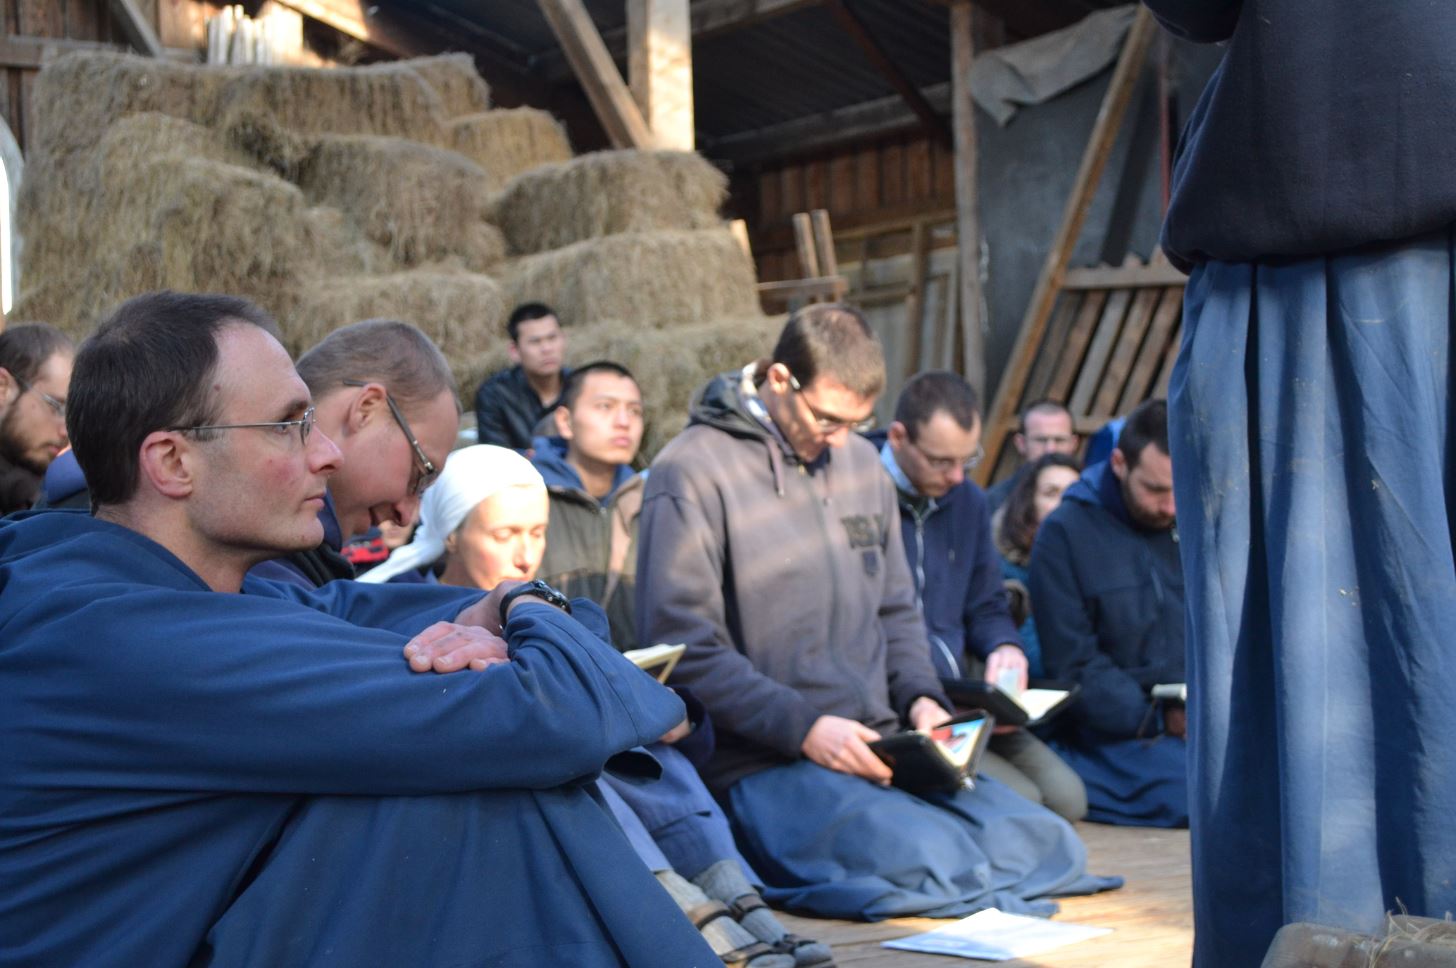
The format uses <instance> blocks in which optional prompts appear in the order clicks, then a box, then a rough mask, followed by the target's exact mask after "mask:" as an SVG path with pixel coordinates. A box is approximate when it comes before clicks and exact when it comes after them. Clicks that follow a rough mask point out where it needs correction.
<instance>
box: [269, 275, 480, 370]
mask: <svg viewBox="0 0 1456 968" xmlns="http://www.w3.org/2000/svg"><path fill="white" fill-rule="evenodd" d="M298 300H299V305H298V308H297V309H296V310H294V311H293V312H292V313H291V314H290V315H288V316H287V317H286V318H283V319H281V320H280V322H281V323H282V327H283V334H284V337H285V343H286V344H287V345H288V347H289V349H291V350H292V351H293V352H295V353H301V352H303V351H305V350H307V349H309V348H310V347H312V346H313V345H314V344H316V343H318V342H319V341H320V340H322V339H323V338H324V337H325V336H327V335H328V334H329V333H331V332H333V331H334V330H335V329H338V328H339V327H340V326H344V325H347V324H349V323H353V322H357V321H359V320H361V319H375V318H379V317H389V318H391V319H403V320H405V321H406V322H409V323H413V324H414V325H416V326H418V327H419V328H420V329H422V330H424V331H425V333H427V334H428V335H429V337H430V338H431V339H432V340H434V341H435V345H437V346H439V347H440V350H441V352H443V353H444V354H445V356H446V357H447V358H449V359H451V360H475V359H479V358H480V357H481V356H482V355H483V354H485V353H487V352H489V351H491V350H492V349H496V348H498V347H500V346H501V344H503V343H504V341H505V320H506V305H505V302H504V300H503V299H502V298H501V292H500V286H499V285H498V284H497V283H496V281H495V280H494V279H491V278H490V277H489V276H483V275H479V274H476V273H468V272H440V271H433V270H423V269H415V270H411V271H408V272H396V273H390V274H386V275H377V276H372V275H364V276H343V277H335V278H330V279H321V280H315V281H312V282H309V283H307V284H306V285H305V286H304V288H303V289H302V290H301V291H300V292H299V293H298ZM473 390H474V388H473V387H472V392H473Z"/></svg>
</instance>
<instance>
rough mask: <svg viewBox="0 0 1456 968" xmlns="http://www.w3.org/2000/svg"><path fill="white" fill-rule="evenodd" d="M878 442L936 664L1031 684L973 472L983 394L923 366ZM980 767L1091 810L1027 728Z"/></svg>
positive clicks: (1066, 806)
mask: <svg viewBox="0 0 1456 968" xmlns="http://www.w3.org/2000/svg"><path fill="white" fill-rule="evenodd" d="M871 439H872V440H877V442H878V443H879V444H880V461H881V462H882V463H883V464H884V465H885V470H886V471H888V472H889V475H890V479H891V480H893V481H894V482H895V489H896V492H897V493H898V496H899V504H900V535H901V537H902V538H903V539H904V542H905V554H906V556H907V557H908V558H909V561H910V574H911V576H912V577H913V578H914V580H915V593H916V598H917V600H918V602H919V604H920V608H921V611H922V612H923V614H924V616H925V627H926V632H927V634H928V636H929V638H930V657H931V660H932V661H933V662H934V663H935V667H936V671H937V672H939V673H940V674H941V675H942V676H948V677H952V678H957V679H962V678H967V677H970V676H976V677H983V678H984V679H985V680H986V681H987V682H990V683H994V684H997V685H999V686H1001V687H1003V688H1007V689H1008V690H1021V689H1025V688H1026V685H1027V682H1026V680H1027V661H1026V655H1025V653H1023V652H1022V650H1021V639H1020V637H1019V636H1018V635H1017V632H1016V624H1015V623H1014V622H1013V621H1012V620H1011V612H1010V608H1009V606H1008V603H1007V600H1006V591H1005V586H1004V585H1003V584H1002V581H1001V562H1000V557H999V556H998V555H997V553H996V548H995V545H994V544H993V543H992V541H991V515H990V512H989V511H988V510H987V508H986V496H985V494H984V493H983V492H982V491H981V489H980V488H979V487H977V486H976V485H975V484H974V483H973V482H972V481H971V480H970V479H969V474H970V472H971V470H972V469H973V468H975V467H976V465H977V464H979V463H980V462H981V460H982V458H983V457H984V456H985V451H984V450H982V448H981V408H980V403H979V402H978V401H977V400H976V392H975V391H974V390H973V389H971V386H970V384H968V383H966V381H965V380H963V379H961V378H960V377H958V376H956V375H955V374H954V373H947V372H944V371H931V372H928V373H921V374H919V375H918V376H916V377H914V378H913V379H911V380H910V381H909V382H908V383H906V384H905V388H904V389H903V390H901V391H900V397H899V399H898V400H897V401H896V402H895V420H894V422H893V423H891V424H890V427H889V431H888V432H887V433H885V434H882V435H876V436H875V437H872V438H871ZM981 771H982V772H983V773H984V774H985V775H987V776H993V777H995V778H996V779H998V780H1000V781H1001V782H1003V783H1005V784H1006V785H1007V786H1010V787H1011V788H1012V789H1013V790H1015V791H1016V792H1017V793H1020V794H1021V795H1022V796H1024V797H1026V798H1027V799H1029V800H1032V801H1034V802H1036V803H1041V804H1045V805H1046V806H1047V807H1049V808H1050V809H1052V810H1055V811H1056V812H1057V813H1059V814H1061V815H1062V816H1063V817H1066V818H1067V819H1068V820H1080V819H1082V815H1083V814H1085V813H1086V812H1087V792H1086V790H1085V789H1084V788H1083V786H1082V781H1081V780H1080V779H1078V777H1077V774H1076V773H1074V772H1072V770H1071V769H1069V768H1068V767H1067V765H1066V764H1065V763H1063V762H1062V761H1061V759H1060V758H1059V757H1058V756H1057V755H1056V753H1054V752H1052V751H1051V749H1049V748H1048V747H1047V745H1046V744H1045V743H1043V742H1041V740H1039V739H1037V738H1036V737H1035V736H1033V735H1031V733H1029V732H1028V731H1026V730H1025V729H1018V728H1014V727H1011V728H1003V729H1001V730H998V731H997V735H995V736H994V737H993V738H992V739H991V744H990V747H989V749H988V751H987V753H986V756H985V757H984V758H983V759H982V760H981Z"/></svg>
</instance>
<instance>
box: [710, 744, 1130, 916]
mask: <svg viewBox="0 0 1456 968" xmlns="http://www.w3.org/2000/svg"><path fill="white" fill-rule="evenodd" d="M728 802H729V808H730V810H729V812H730V816H731V819H732V820H733V824H734V829H735V830H736V831H737V832H738V834H739V838H738V839H739V843H740V845H741V846H742V847H743V852H744V854H745V855H746V856H747V857H748V859H749V860H750V861H751V862H752V863H753V865H754V867H755V868H757V869H758V871H759V873H760V874H762V875H763V878H764V881H765V884H766V889H765V890H764V892H763V894H764V897H765V898H767V899H768V900H769V901H771V902H773V903H776V904H782V905H784V906H786V907H790V908H794V909H797V910H801V911H806V912H809V913H812V914H818V915H822V916H824V917H834V918H855V919H862V920H866V921H878V920H882V919H884V918H893V917H904V916H909V915H923V916H926V917H945V918H949V917H961V916H963V915H966V914H971V913H973V912H975V911H979V910H981V909H982V908H987V907H996V908H1000V909H1001V910H1002V911H1008V912H1016V913H1031V914H1051V913H1053V912H1054V911H1055V910H1056V904H1055V903H1054V902H1052V901H1049V900H1046V899H1047V898H1049V897H1053V896H1057V895H1065V894H1089V893H1092V892H1094V891H1100V890H1106V889H1108V888H1112V887H1118V886H1120V885H1121V884H1122V880H1121V878H1101V877H1093V876H1091V875H1089V874H1087V873H1086V861H1087V852H1086V848H1085V847H1083V845H1082V841H1081V840H1079V839H1078V838H1077V835H1076V833H1075V832H1073V830H1072V828H1071V825H1069V824H1068V823H1067V822H1066V821H1065V820H1063V819H1062V818H1061V817H1058V816H1057V815H1056V814H1054V813H1052V812H1051V811H1050V810H1048V809H1046V808H1045V807H1042V806H1040V805H1038V804H1035V803H1032V802H1031V801H1030V800H1027V799H1026V798H1025V797H1022V796H1020V795H1019V794H1016V793H1013V792H1012V791H1011V789H1010V787H1007V786H1004V785H1002V784H1000V783H998V782H996V781H995V780H992V779H990V778H988V777H980V778H978V779H977V780H976V788H975V789H974V790H960V791H958V792H956V793H954V794H949V795H946V794H936V795H932V796H927V797H923V798H922V797H916V796H912V795H910V794H908V793H906V792H904V791H903V790H898V789H896V788H894V787H880V786H877V785H875V784H873V783H871V782H869V781H868V780H864V779H861V778H859V777H855V776H849V775H847V774H844V773H836V772H834V771H833V770H826V769H824V768H823V767H821V766H817V765H815V764H814V763H811V762H809V761H807V760H801V761H799V762H797V763H792V764H789V765H786V766H779V767H774V768H772V769H768V770H764V771H762V772H760V773H754V774H752V775H750V776H747V777H745V778H744V779H742V780H739V781H738V782H737V783H735V784H734V785H733V786H732V787H731V788H730V789H729V791H728Z"/></svg>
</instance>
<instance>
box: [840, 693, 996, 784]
mask: <svg viewBox="0 0 1456 968" xmlns="http://www.w3.org/2000/svg"><path fill="white" fill-rule="evenodd" d="M995 726H996V720H995V718H994V717H993V716H991V714H989V713H987V712H984V711H982V710H976V711H975V712H973V713H969V714H967V715H965V716H957V717H956V718H954V719H951V720H947V721H946V722H944V723H942V724H940V725H939V726H937V727H935V728H934V729H932V730H931V731H930V732H928V733H923V732H921V731H920V730H915V729H910V730H906V731H905V732H903V733H895V734H894V735H892V736H886V737H883V738H882V739H877V740H875V741H874V742H873V743H870V744H869V746H870V749H871V750H873V751H874V754H875V755H876V756H878V757H879V758H880V759H882V760H884V762H885V765H886V766H888V767H889V768H890V769H891V770H893V771H894V772H895V775H894V779H892V780H891V781H890V782H892V783H893V784H894V785H895V786H897V787H900V788H901V789H902V790H906V791H908V792H910V793H932V792H935V791H941V792H945V793H954V792H955V791H956V790H958V789H960V788H961V787H963V786H970V785H971V784H972V782H973V780H972V778H973V777H974V776H975V775H976V766H977V764H978V763H979V762H980V760H981V753H983V752H984V751H985V749H986V743H987V741H989V740H990V738H991V730H992V729H993V728H995Z"/></svg>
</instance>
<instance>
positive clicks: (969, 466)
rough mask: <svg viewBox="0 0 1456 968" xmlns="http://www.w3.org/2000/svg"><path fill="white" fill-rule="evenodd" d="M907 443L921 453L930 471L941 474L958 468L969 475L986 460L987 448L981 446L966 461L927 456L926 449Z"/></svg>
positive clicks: (911, 441)
mask: <svg viewBox="0 0 1456 968" xmlns="http://www.w3.org/2000/svg"><path fill="white" fill-rule="evenodd" d="M905 442H906V443H907V444H909V445H910V446H911V447H914V448H915V449H916V450H918V451H920V456H921V457H923V458H925V463H926V464H928V465H929V466H930V469H931V470H933V471H935V472H937V473H940V474H949V473H950V472H951V471H953V470H955V469H956V468H957V467H959V468H960V469H961V470H963V471H965V472H966V473H967V474H969V473H970V472H971V471H973V470H975V469H976V468H977V467H979V466H980V465H981V461H983V460H985V459H986V448H985V447H984V446H982V445H980V444H977V445H976V452H975V453H974V454H972V455H971V456H970V457H967V458H966V459H965V460H956V459H955V458H954V457H936V456H935V455H933V454H927V453H926V452H925V450H924V448H922V447H921V446H920V445H919V444H917V443H916V442H915V441H913V440H907V441H905Z"/></svg>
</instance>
